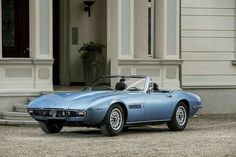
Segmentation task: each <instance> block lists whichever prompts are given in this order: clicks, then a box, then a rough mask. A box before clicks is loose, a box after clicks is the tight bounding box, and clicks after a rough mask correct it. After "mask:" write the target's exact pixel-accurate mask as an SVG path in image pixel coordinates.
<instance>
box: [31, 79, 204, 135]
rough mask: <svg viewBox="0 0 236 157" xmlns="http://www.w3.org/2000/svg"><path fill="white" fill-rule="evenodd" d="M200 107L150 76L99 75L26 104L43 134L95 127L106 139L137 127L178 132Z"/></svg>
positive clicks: (192, 96)
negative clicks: (78, 86)
mask: <svg viewBox="0 0 236 157" xmlns="http://www.w3.org/2000/svg"><path fill="white" fill-rule="evenodd" d="M199 108H201V99H200V97H199V96H197V95H195V94H192V93H188V92H184V91H181V90H160V89H159V88H158V85H157V84H156V83H155V82H153V81H152V79H151V78H150V77H145V76H120V75H119V76H103V77H101V78H99V79H98V80H97V81H95V82H94V83H92V85H90V86H89V87H87V88H85V89H84V90H82V91H81V92H66V93H62V92H61V93H54V94H49V95H44V96H41V97H39V98H37V99H36V100H34V101H32V102H31V103H30V104H29V105H28V112H29V114H30V115H31V116H32V117H33V118H34V119H35V120H37V121H39V122H40V126H41V129H42V130H43V131H44V132H46V133H57V132H60V130H61V129H62V127H63V126H87V127H98V128H100V130H101V132H102V133H103V134H104V135H106V136H115V135H118V134H120V133H121V131H122V130H123V129H126V128H128V127H130V126H134V125H140V124H149V125H150V124H158V123H167V126H168V127H169V129H170V130H175V131H181V130H183V129H184V128H185V127H186V125H187V123H188V118H189V117H192V116H193V115H194V114H195V113H196V112H197V111H198V110H199Z"/></svg>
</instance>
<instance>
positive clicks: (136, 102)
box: [123, 92, 146, 123]
mask: <svg viewBox="0 0 236 157" xmlns="http://www.w3.org/2000/svg"><path fill="white" fill-rule="evenodd" d="M145 97H146V93H145V92H130V93H128V94H127V95H126V97H125V98H123V100H124V102H125V104H126V105H127V109H128V113H129V114H128V117H127V123H138V122H142V121H144V119H145V109H146V102H145V100H146V99H145Z"/></svg>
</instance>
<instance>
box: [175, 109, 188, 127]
mask: <svg viewBox="0 0 236 157" xmlns="http://www.w3.org/2000/svg"><path fill="white" fill-rule="evenodd" d="M186 118H187V112H186V109H185V108H184V107H183V106H179V107H178V108H177V111H176V121H177V123H178V125H180V126H183V125H185V122H186Z"/></svg>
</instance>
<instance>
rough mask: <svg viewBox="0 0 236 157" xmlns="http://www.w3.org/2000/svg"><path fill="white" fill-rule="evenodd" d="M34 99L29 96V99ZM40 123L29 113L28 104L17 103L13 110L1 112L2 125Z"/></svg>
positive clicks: (32, 124)
mask: <svg viewBox="0 0 236 157" xmlns="http://www.w3.org/2000/svg"><path fill="white" fill-rule="evenodd" d="M32 100H33V99H32V98H29V101H32ZM29 101H28V102H29ZM38 124H39V123H38V122H37V121H35V120H34V119H33V118H32V117H31V116H30V115H29V114H28V112H27V105H26V104H15V105H13V109H12V111H11V112H1V113H0V125H14V126H35V125H38Z"/></svg>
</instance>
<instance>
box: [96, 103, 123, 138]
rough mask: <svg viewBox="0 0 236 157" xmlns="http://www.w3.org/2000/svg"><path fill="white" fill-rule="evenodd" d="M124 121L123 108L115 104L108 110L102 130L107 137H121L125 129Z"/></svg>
mask: <svg viewBox="0 0 236 157" xmlns="http://www.w3.org/2000/svg"><path fill="white" fill-rule="evenodd" d="M124 121H125V120H124V111H123V109H122V107H121V106H120V105H118V104H115V105H113V106H111V107H110V109H109V110H108V112H107V115H106V117H105V119H104V122H103V124H102V125H101V127H100V130H101V132H102V134H103V135H105V136H116V135H119V134H120V133H121V131H122V129H123V126H124Z"/></svg>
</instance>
